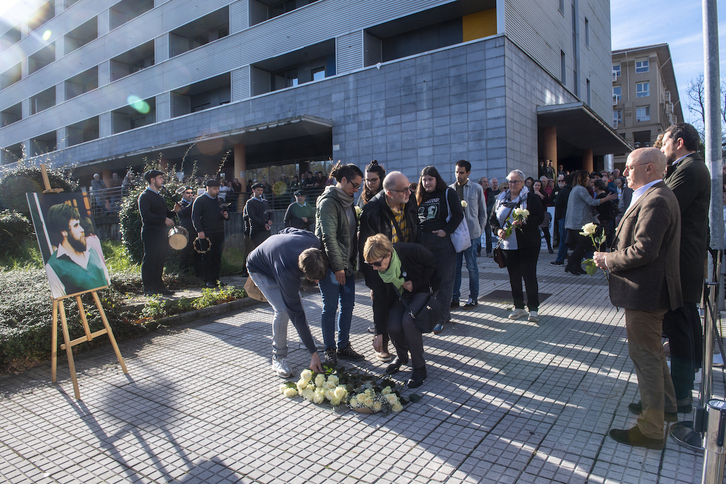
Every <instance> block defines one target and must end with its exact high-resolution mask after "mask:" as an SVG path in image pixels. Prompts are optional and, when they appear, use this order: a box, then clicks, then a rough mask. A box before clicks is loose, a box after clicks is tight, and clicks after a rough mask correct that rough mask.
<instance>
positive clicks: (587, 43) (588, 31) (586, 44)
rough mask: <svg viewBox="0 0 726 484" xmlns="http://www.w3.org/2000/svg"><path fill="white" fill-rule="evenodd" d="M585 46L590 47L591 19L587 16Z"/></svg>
mask: <svg viewBox="0 0 726 484" xmlns="http://www.w3.org/2000/svg"><path fill="white" fill-rule="evenodd" d="M585 47H587V48H589V47H590V21H589V20H588V19H587V17H585Z"/></svg>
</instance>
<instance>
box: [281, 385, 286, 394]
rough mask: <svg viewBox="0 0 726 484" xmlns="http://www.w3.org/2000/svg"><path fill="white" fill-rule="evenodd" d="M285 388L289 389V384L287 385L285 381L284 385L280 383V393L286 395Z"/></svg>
mask: <svg viewBox="0 0 726 484" xmlns="http://www.w3.org/2000/svg"><path fill="white" fill-rule="evenodd" d="M285 390H287V385H285V384H284V383H283V384H282V385H280V393H282V394H283V395H284V394H285Z"/></svg>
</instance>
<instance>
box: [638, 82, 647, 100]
mask: <svg viewBox="0 0 726 484" xmlns="http://www.w3.org/2000/svg"><path fill="white" fill-rule="evenodd" d="M635 95H636V97H648V96H650V83H649V82H637V83H635Z"/></svg>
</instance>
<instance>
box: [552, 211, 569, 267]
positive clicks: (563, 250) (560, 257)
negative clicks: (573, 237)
mask: <svg viewBox="0 0 726 484" xmlns="http://www.w3.org/2000/svg"><path fill="white" fill-rule="evenodd" d="M557 229H558V230H559V232H560V248H559V249H558V250H557V259H555V260H556V261H557V262H565V256H566V255H567V244H566V242H567V230H565V219H564V218H561V219H560V220H559V222H557Z"/></svg>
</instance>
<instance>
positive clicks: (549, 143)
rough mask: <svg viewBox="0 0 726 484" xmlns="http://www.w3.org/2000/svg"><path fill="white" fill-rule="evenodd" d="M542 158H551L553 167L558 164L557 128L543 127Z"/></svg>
mask: <svg viewBox="0 0 726 484" xmlns="http://www.w3.org/2000/svg"><path fill="white" fill-rule="evenodd" d="M543 141H544V158H545V160H552V165H554V167H555V169H557V167H558V166H559V162H558V160H557V128H555V127H554V126H549V127H547V128H545V129H544V140H543Z"/></svg>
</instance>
